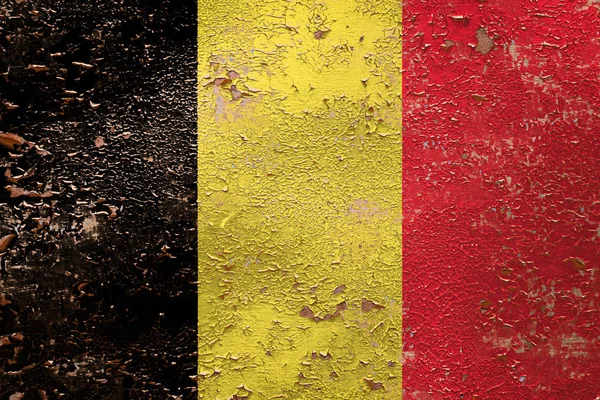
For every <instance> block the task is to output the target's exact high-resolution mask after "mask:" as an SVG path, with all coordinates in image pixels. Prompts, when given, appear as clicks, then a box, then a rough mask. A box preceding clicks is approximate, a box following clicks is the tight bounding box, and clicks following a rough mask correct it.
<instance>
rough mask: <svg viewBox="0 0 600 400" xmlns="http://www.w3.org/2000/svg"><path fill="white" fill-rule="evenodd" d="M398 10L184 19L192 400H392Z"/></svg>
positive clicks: (237, 4)
mask: <svg viewBox="0 0 600 400" xmlns="http://www.w3.org/2000/svg"><path fill="white" fill-rule="evenodd" d="M401 18H402V9H401V7H400V4H399V3H398V2H397V1H391V0H390V1H387V0H386V1H377V2H363V1H334V0H328V1H308V2H305V1H296V0H292V1H278V0H276V1H268V0H265V1H260V2H254V1H252V2H251V1H233V0H230V1H220V2H213V1H203V2H199V46H198V47H199V78H198V82H199V87H200V89H199V100H198V103H199V113H198V115H199V116H198V118H199V120H198V121H199V124H198V125H199V138H198V140H199V146H198V148H199V154H198V163H199V174H198V179H199V182H198V183H199V186H198V187H199V188H200V190H199V202H198V204H199V211H198V212H199V220H198V221H199V223H198V225H199V227H198V233H199V235H198V240H199V263H200V274H199V276H200V279H199V331H198V343H199V365H198V368H199V373H198V374H199V378H198V391H199V395H200V397H201V398H206V399H211V400H212V399H246V398H250V399H253V398H256V399H275V398H282V399H315V398H322V399H328V398H339V399H342V398H343V399H349V400H351V399H375V398H376V399H398V398H400V397H401V382H402V371H401V361H402V354H401V349H402V308H401V304H402V281H401V222H402V221H401V219H402V201H401V196H402V193H401V187H402V100H401V89H402V79H401V70H402V61H401V59H402V48H401Z"/></svg>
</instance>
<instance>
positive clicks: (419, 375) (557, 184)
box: [403, 0, 600, 399]
mask: <svg viewBox="0 0 600 400" xmlns="http://www.w3.org/2000/svg"><path fill="white" fill-rule="evenodd" d="M598 6H599V4H598V2H597V1H594V0H590V1H559V0H543V1H542V0H540V1H506V0H504V1H497V0H487V1H486V0H479V1H465V0H461V1H454V2H448V1H445V0H428V1H418V0H410V1H405V2H404V37H403V47H404V57H403V61H404V67H405V68H406V71H405V74H404V76H403V82H404V93H403V96H404V121H403V127H404V135H403V139H404V159H403V167H404V185H403V188H404V204H403V205H404V210H405V218H404V226H403V232H404V236H403V241H404V248H403V254H404V263H403V271H404V282H405V284H404V293H403V298H404V315H405V318H404V332H405V334H404V357H405V360H406V361H405V365H404V388H405V396H406V398H409V399H429V398H433V399H448V398H459V397H460V398H482V399H500V398H505V399H529V398H536V399H596V398H597V396H598V395H599V394H600V380H599V379H598V376H600V344H599V343H598V338H599V336H600V331H599V326H598V324H599V323H600V315H599V313H598V309H599V306H600V303H599V302H600V299H599V289H600V286H599V283H598V267H599V261H600V257H599V245H600V225H599V224H600V201H599V200H600V191H599V189H598V181H599V179H600V163H599V161H598V159H599V156H600V141H599V140H598V139H599V138H598V134H599V128H600V125H599V121H598V111H599V110H598V105H599V100H598V94H599V93H600V85H599V83H598V82H599V81H598V72H599V64H598V61H599V57H600V51H599V50H600V47H599V45H598V39H599V37H598Z"/></svg>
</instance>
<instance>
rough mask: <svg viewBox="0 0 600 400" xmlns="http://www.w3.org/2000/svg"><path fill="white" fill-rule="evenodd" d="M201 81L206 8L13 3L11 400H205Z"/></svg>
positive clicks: (1, 392) (3, 189)
mask: <svg viewBox="0 0 600 400" xmlns="http://www.w3.org/2000/svg"><path fill="white" fill-rule="evenodd" d="M195 72H196V2H195V1H163V0H156V1H151V0H140V1H134V0H127V1H120V0H115V1H113V0H98V1H83V0H81V1H80V0H27V1H22V0H2V1H0V399H1V400H8V399H10V400H46V399H50V400H54V399H59V398H60V399H74V400H81V399H90V400H91V399H144V400H146V399H150V398H152V399H172V398H186V399H193V398H196V397H197V396H196V383H195V381H194V377H195V375H196V365H197V363H196V350H197V345H196V343H197V342H196V329H197V311H196V304H197V303H196V300H197V296H196V285H195V281H196V273H197V262H196V243H197V242H196V230H195V223H196V206H195V203H196V192H195V185H196V155H195V154H196V133H195V131H196V114H195V103H196V79H195V78H196V76H195ZM171 396H174V397H171Z"/></svg>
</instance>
